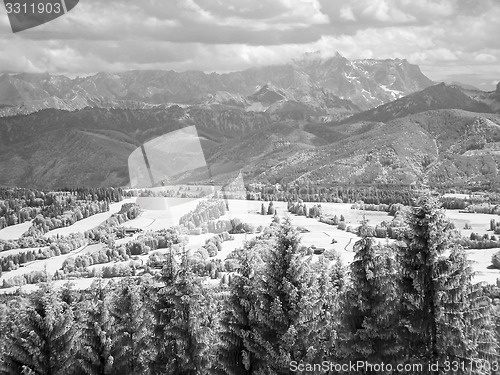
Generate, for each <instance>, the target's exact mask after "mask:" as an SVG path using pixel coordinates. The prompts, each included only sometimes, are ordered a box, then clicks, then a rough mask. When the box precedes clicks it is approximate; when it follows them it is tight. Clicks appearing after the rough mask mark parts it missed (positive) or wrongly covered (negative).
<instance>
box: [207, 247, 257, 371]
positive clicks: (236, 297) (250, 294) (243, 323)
mask: <svg viewBox="0 0 500 375" xmlns="http://www.w3.org/2000/svg"><path fill="white" fill-rule="evenodd" d="M255 247H256V242H255V241H253V242H248V243H246V244H245V246H244V248H243V249H242V250H240V251H236V254H235V257H236V259H237V260H238V261H239V263H240V267H239V270H238V273H236V274H234V275H233V276H232V278H231V284H230V288H229V296H228V298H227V300H226V303H225V307H224V313H223V314H222V317H221V323H220V325H221V329H220V333H219V335H220V340H219V341H220V345H219V348H218V354H217V357H218V361H217V362H218V363H220V365H219V366H217V367H218V371H217V372H218V373H222V374H228V375H246V374H252V373H253V370H254V368H255V367H256V358H255V357H254V354H253V353H252V352H250V351H249V350H248V349H247V346H249V345H251V344H248V340H249V339H250V337H249V335H250V333H251V329H252V325H251V314H252V310H253V308H254V305H255V292H254V289H255V274H256V272H257V273H258V272H259V271H258V265H257V263H258V255H257V250H256V249H255ZM256 269H257V270H256Z"/></svg>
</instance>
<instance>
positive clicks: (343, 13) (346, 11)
mask: <svg viewBox="0 0 500 375" xmlns="http://www.w3.org/2000/svg"><path fill="white" fill-rule="evenodd" d="M340 18H342V19H344V20H347V21H356V16H354V13H353V12H352V8H351V7H350V6H344V7H342V8H340Z"/></svg>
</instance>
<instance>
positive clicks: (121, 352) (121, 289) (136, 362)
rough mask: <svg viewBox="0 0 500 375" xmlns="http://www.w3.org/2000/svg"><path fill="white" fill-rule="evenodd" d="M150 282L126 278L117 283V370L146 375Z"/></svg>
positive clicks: (113, 309)
mask: <svg viewBox="0 0 500 375" xmlns="http://www.w3.org/2000/svg"><path fill="white" fill-rule="evenodd" d="M148 288H149V285H148V283H146V282H145V281H144V280H136V279H133V278H126V279H123V280H122V281H120V283H119V284H118V286H117V288H116V290H115V293H114V296H113V301H112V306H111V316H112V317H113V320H114V327H113V335H114V339H115V341H116V344H115V345H114V347H113V350H112V355H113V358H114V364H113V365H114V366H113V367H114V373H115V374H116V375H121V374H134V375H143V374H147V373H148V371H149V362H150V360H151V359H152V340H151V336H152V328H153V315H152V309H151V306H150V303H149V299H148V298H147V294H148V293H147V289H148Z"/></svg>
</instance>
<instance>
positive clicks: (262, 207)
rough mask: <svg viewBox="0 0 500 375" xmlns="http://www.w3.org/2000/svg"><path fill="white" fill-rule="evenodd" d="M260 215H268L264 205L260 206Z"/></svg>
mask: <svg viewBox="0 0 500 375" xmlns="http://www.w3.org/2000/svg"><path fill="white" fill-rule="evenodd" d="M260 214H261V215H265V214H266V207H264V203H262V205H261V206H260Z"/></svg>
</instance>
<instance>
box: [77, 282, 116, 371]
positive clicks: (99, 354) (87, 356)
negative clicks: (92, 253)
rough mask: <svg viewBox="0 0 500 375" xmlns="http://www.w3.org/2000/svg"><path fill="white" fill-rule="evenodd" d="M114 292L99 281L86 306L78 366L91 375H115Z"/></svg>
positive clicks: (91, 290) (92, 289)
mask: <svg viewBox="0 0 500 375" xmlns="http://www.w3.org/2000/svg"><path fill="white" fill-rule="evenodd" d="M110 292H111V290H110V288H109V287H106V286H105V285H103V280H102V279H98V280H97V281H95V282H94V283H93V284H92V286H91V288H90V297H89V299H88V300H86V301H84V302H83V304H82V305H83V307H84V309H85V312H86V316H85V317H84V322H83V329H82V331H83V332H82V345H81V350H80V352H79V356H78V363H79V365H80V367H81V368H82V370H83V371H84V373H85V374H87V375H94V374H95V375H108V374H113V372H114V357H113V350H114V347H115V339H114V337H113V329H114V320H113V319H112V316H111V314H110V310H111V294H110Z"/></svg>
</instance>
